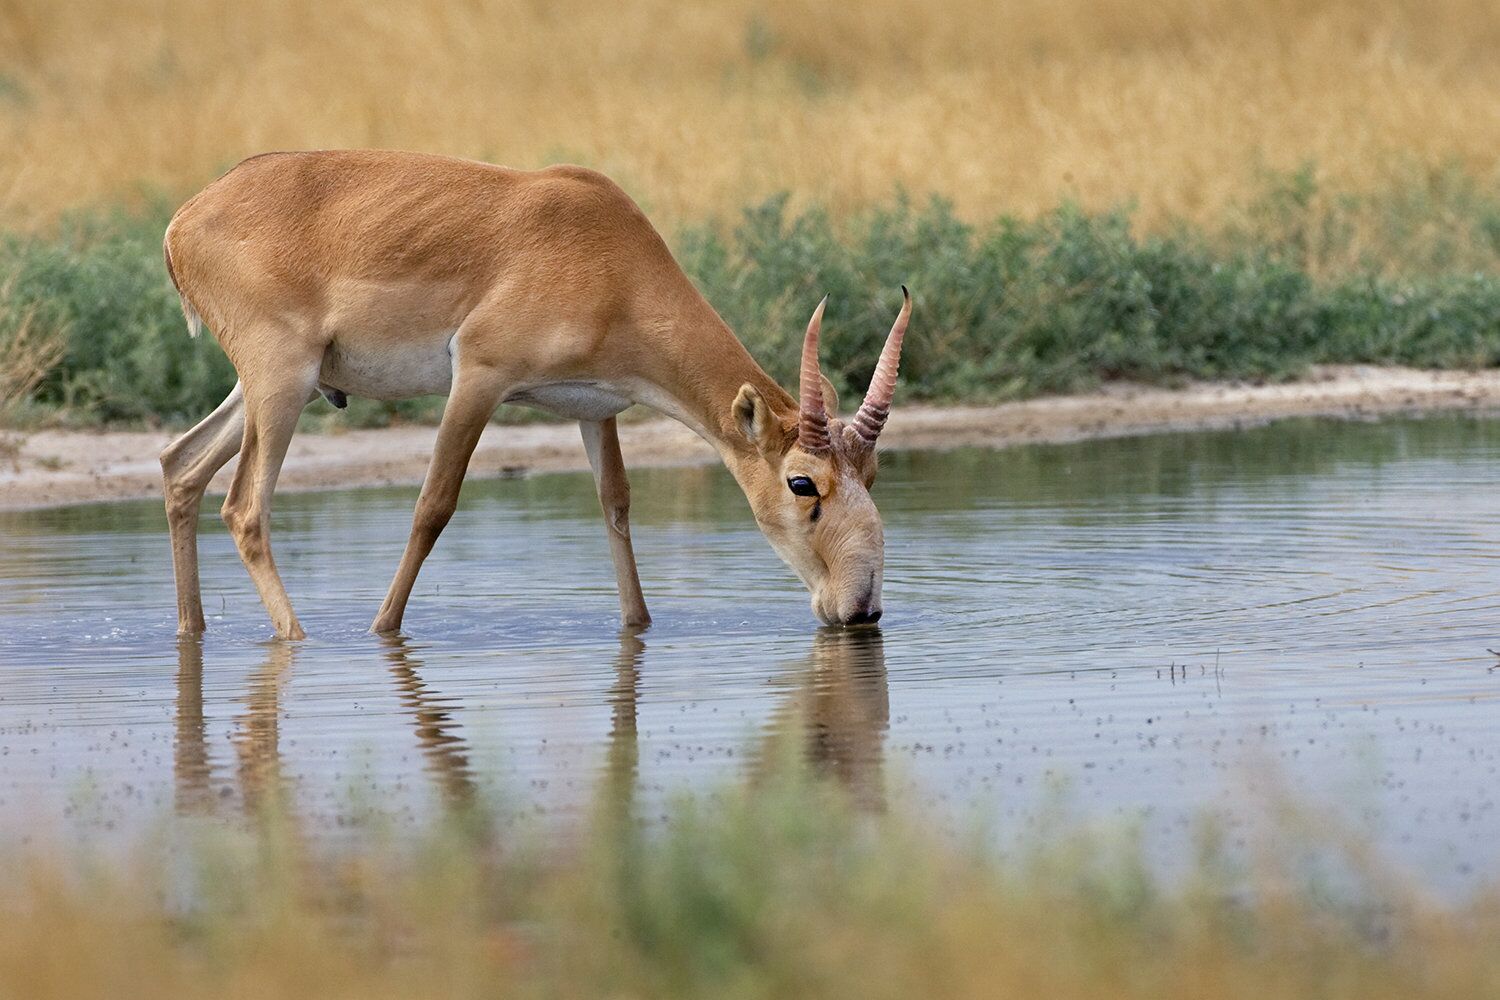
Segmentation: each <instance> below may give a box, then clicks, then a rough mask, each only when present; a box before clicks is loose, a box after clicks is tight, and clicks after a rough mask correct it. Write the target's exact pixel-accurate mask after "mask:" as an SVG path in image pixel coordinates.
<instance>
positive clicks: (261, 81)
mask: <svg viewBox="0 0 1500 1000" xmlns="http://www.w3.org/2000/svg"><path fill="white" fill-rule="evenodd" d="M1497 95H1500V4H1496V3H1495V2H1494V0H1388V2H1359V0H1306V2H1302V0H1258V2H1247V0H1006V2H1000V3H990V2H984V0H952V2H942V3H923V2H917V0H864V2H859V3H824V2H816V0H767V2H751V0H723V2H717V3H706V4H696V5H691V4H679V3H672V2H667V0H637V2H630V3H604V2H598V0H466V2H455V3H445V2H439V0H413V2H407V3H392V2H371V0H320V2H317V3H308V2H304V0H0V149H3V150H4V152H3V154H0V222H3V227H4V228H6V229H12V230H14V229H26V228H35V227H36V226H38V225H41V224H44V223H45V222H47V221H49V220H51V219H53V218H55V217H56V215H57V214H58V213H59V212H61V211H64V210H67V209H69V208H73V207H78V206H86V205H96V204H99V203H102V202H111V201H115V200H118V199H122V198H129V197H132V196H138V195H139V194H140V192H141V191H142V190H145V189H155V190H161V191H164V192H166V193H167V194H169V195H172V196H177V195H182V194H185V193H188V192H190V191H191V190H194V189H196V188H197V187H198V186H199V185H201V184H202V183H204V182H205V181H206V180H208V179H209V178H210V177H211V176H213V175H214V174H215V173H216V172H218V171H220V170H222V169H224V168H225V167H227V166H229V165H231V164H233V163H234V162H236V161H237V160H239V159H240V158H241V157H243V156H246V155H248V154H250V153H254V152H258V151H262V150H267V149H279V148H299V147H326V146H384V147H400V148H410V149H421V150H433V151H442V152H447V153H453V154H459V155H467V156H474V157H480V158H483V159H487V160H491V161H495V162H502V163H507V164H511V165H515V166H538V165H542V164H544V163H547V162H551V161H556V160H573V161H581V162H584V163H587V164H589V165H592V166H595V167H598V168H600V169H603V170H605V171H606V172H608V173H610V174H612V175H614V176H615V177H617V178H618V179H619V180H620V181H621V182H622V183H624V184H625V185H626V187H627V188H629V189H630V190H631V191H632V192H633V193H634V194H636V196H637V197H638V198H640V199H641V200H642V202H643V203H644V204H645V205H646V207H647V209H648V211H650V212H651V213H652V214H653V215H654V216H656V217H657V220H658V222H659V223H661V224H662V225H663V226H664V228H666V229H668V230H670V229H673V228H675V227H676V226H679V225H682V224H684V223H686V222H690V221H698V220H701V219H703V218H705V217H709V216H723V215H726V214H730V213H733V212H736V211H737V210H738V209H739V208H740V207H741V206H743V205H744V204H746V203H748V202H750V201H752V200H755V199H757V198H759V197H762V196H764V195H767V194H770V193H773V192H776V191H782V190H787V191H792V192H794V193H795V194H796V196H797V198H798V199H801V200H804V201H819V202H822V203H825V204H827V205H829V206H830V207H831V208H833V209H834V210H836V211H838V210H845V209H849V208H854V207H857V206H861V205H865V204H869V203H871V202H875V201H879V200H882V199H885V198H886V197H887V196H889V195H890V194H891V192H892V191H893V190H894V189H895V188H896V187H897V186H898V185H900V186H903V187H904V188H906V189H907V190H909V191H911V192H913V193H916V194H925V193H928V192H933V193H938V194H942V195H945V196H948V197H951V198H953V199H954V200H955V201H956V203H957V206H958V208H959V210H960V212H961V213H962V214H964V215H966V216H969V217H971V218H974V217H985V216H989V215H993V214H995V213H997V212H1002V211H1004V212H1015V213H1019V214H1021V215H1031V214H1034V213H1037V212H1040V211H1044V210H1046V209H1049V208H1051V207H1053V206H1055V205H1056V204H1057V203H1059V201H1062V200H1064V199H1073V200H1076V201H1078V202H1080V203H1082V204H1083V205H1084V206H1085V207H1087V208H1104V207H1109V206H1112V205H1116V204H1120V203H1126V202H1133V203H1135V204H1136V205H1137V206H1138V211H1137V215H1136V218H1137V220H1138V221H1139V222H1141V223H1143V224H1145V225H1147V226H1151V225H1156V224H1160V223H1162V222H1164V221H1165V220H1168V219H1174V218H1181V219H1185V220H1188V221H1194V222H1200V223H1201V222H1219V221H1222V220H1223V219H1224V217H1225V213H1226V212H1229V211H1232V210H1233V209H1234V208H1235V206H1238V205H1242V204H1243V203H1244V202H1245V201H1246V199H1248V198H1250V197H1252V196H1253V195H1254V193H1255V192H1256V191H1257V190H1258V189H1259V188H1260V187H1261V186H1262V185H1263V184H1264V179H1265V174H1266V172H1267V171H1285V170H1289V169H1293V168H1296V167H1298V166H1299V165H1302V164H1304V163H1313V164H1316V168H1317V170H1318V171H1319V175H1320V178H1321V179H1322V180H1323V181H1324V182H1325V183H1326V184H1327V185H1329V186H1331V187H1333V188H1335V189H1339V190H1352V191H1360V190H1370V189H1380V188H1383V187H1387V186H1389V185H1391V184H1393V183H1395V182H1397V181H1399V180H1402V179H1409V178H1410V177H1411V176H1412V175H1413V174H1414V173H1415V174H1416V175H1418V176H1420V175H1421V173H1422V172H1423V171H1425V170H1429V169H1434V168H1438V167H1441V166H1449V167H1457V168H1459V169H1461V170H1462V171H1463V172H1465V173H1467V174H1469V175H1471V176H1473V177H1475V178H1477V179H1479V180H1480V181H1481V182H1487V181H1491V180H1493V179H1495V178H1496V176H1497V169H1500V168H1497V164H1500V160H1497V152H1500V99H1497Z"/></svg>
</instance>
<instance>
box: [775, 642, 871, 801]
mask: <svg viewBox="0 0 1500 1000" xmlns="http://www.w3.org/2000/svg"><path fill="white" fill-rule="evenodd" d="M788 682H789V684H790V687H791V691H790V694H789V695H788V697H787V699H786V701H785V702H784V703H783V704H782V705H781V706H780V707H779V708H778V709H777V711H776V713H775V715H774V716H773V717H772V720H771V723H770V726H769V727H768V729H769V732H770V739H769V740H768V745H767V746H766V747H765V749H764V751H763V752H762V755H761V760H760V761H759V763H758V770H760V771H761V772H764V771H765V770H766V769H767V768H768V766H769V765H770V764H771V762H773V761H774V760H775V758H776V752H777V747H776V744H777V743H779V742H780V741H790V744H791V746H792V747H794V748H800V750H799V751H798V752H799V753H800V755H801V757H802V758H803V760H804V761H805V762H806V763H807V765H808V766H809V767H810V768H811V769H812V771H813V773H814V774H817V775H820V776H824V777H827V778H830V779H832V780H834V781H836V782H837V783H838V784H839V785H841V786H842V787H843V788H844V789H845V790H846V791H847V792H848V793H849V795H850V797H851V798H852V799H853V801H854V802H855V804H856V805H858V806H859V807H860V808H863V809H869V810H872V811H883V810H884V809H885V734H886V730H887V729H889V728H890V721H891V702H890V692H889V688H888V686H887V683H886V672H885V639H884V637H883V636H882V635H881V634H880V630H879V629H874V628H867V629H839V628H822V629H819V630H818V632H817V634H816V635H815V636H814V637H813V645H812V653H811V655H810V656H808V657H807V659H805V660H803V661H801V662H799V663H797V664H796V665H794V666H793V667H792V669H791V671H790V674H789V676H788V677H787V678H786V679H784V680H783V683H788Z"/></svg>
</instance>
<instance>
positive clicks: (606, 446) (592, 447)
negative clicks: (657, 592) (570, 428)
mask: <svg viewBox="0 0 1500 1000" xmlns="http://www.w3.org/2000/svg"><path fill="white" fill-rule="evenodd" d="M578 427H579V429H580V430H581V431H582V432H583V447H584V450H585V451H587V452H588V455H589V467H590V468H592V469H593V470H594V485H595V486H596V487H598V489H599V506H600V507H602V508H603V510H604V524H605V527H607V528H608V529H609V554H610V556H611V557H612V558H613V559H614V563H615V583H616V584H617V585H618V586H619V588H620V617H621V618H622V619H624V622H625V624H626V625H631V626H642V625H649V624H651V615H650V613H649V612H647V611H646V598H645V596H644V595H643V594H642V593H641V578H640V576H639V575H638V574H637V573H636V570H635V550H634V549H632V548H631V545H630V480H628V479H626V478H625V459H624V458H623V457H622V456H621V455H620V435H619V433H618V432H617V431H616V429H615V418H614V417H610V418H609V419H607V420H582V421H579V423H578Z"/></svg>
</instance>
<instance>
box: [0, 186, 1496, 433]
mask: <svg viewBox="0 0 1500 1000" xmlns="http://www.w3.org/2000/svg"><path fill="white" fill-rule="evenodd" d="M1311 177H1312V175H1311V173H1310V172H1308V171H1301V172H1298V173H1295V174H1292V175H1288V176H1287V177H1284V178H1278V179H1275V180H1274V183H1273V184H1272V185H1271V186H1270V188H1269V191H1268V194H1267V195H1266V197H1265V198H1264V199H1263V200H1262V201H1260V202H1257V203H1256V204H1255V205H1252V206H1250V207H1249V208H1248V209H1247V211H1246V212H1245V213H1244V219H1243V220H1241V221H1239V222H1237V223H1236V224H1234V225H1232V226H1231V225H1226V226H1225V227H1224V228H1223V229H1222V230H1221V231H1219V232H1215V233H1204V232H1198V231H1193V230H1189V229H1186V228H1179V229H1177V230H1175V231H1171V232H1165V233H1148V234H1141V233H1138V232H1136V231H1135V230H1134V229H1133V228H1132V226H1131V221H1130V216H1129V214H1128V212H1126V211H1115V212H1104V213H1089V212H1085V211H1082V210H1080V209H1078V208H1075V207H1071V206H1063V207H1061V208H1059V209H1057V210H1056V211H1053V212H1051V213H1048V214H1046V215H1043V216H1041V217H1039V218H1037V219H1034V220H1021V219H1015V218H999V219H995V220H993V221H991V222H988V223H984V224H981V225H975V224H972V223H969V222H966V221H964V220H961V219H959V218H958V217H957V216H955V214H954V213H953V211H952V209H951V208H950V206H949V205H947V204H946V203H944V202H943V201H940V200H934V201H931V202H927V203H924V204H916V203H914V202H913V201H911V200H910V199H908V198H906V197H904V196H899V195H898V196H897V197H896V198H894V199H893V200H892V201H890V202H889V203H887V204H885V205H882V206H878V207H875V208H872V209H869V210H867V211H865V212H864V213H862V214H859V215H857V216H855V217H853V218H849V219H843V220H834V219H832V218H830V216H829V215H828V213H826V212H825V211H823V210H820V209H817V208H813V209H810V210H807V211H804V212H800V213H798V212H793V211H791V210H790V209H789V203H788V199H787V198H786V197H785V196H781V197H776V198H772V199H769V200H768V201H766V202H764V203H762V204H759V205H755V206H752V207H751V208H749V209H747V210H746V211H745V212H744V213H743V216H742V217H741V219H740V220H739V221H738V223H737V224H736V225H733V226H724V225H717V224H709V225H700V226H696V227H692V228H689V229H687V230H685V231H683V232H682V233H681V234H680V235H679V238H678V239H677V241H676V244H677V250H678V256H679V259H680V260H681V261H682V264H683V267H684V268H685V269H686V271H687V272H688V274H689V275H690V276H691V277H692V279H693V280H694V281H695V282H696V283H697V284H698V286H699V287H700V288H701V289H702V290H703V292H704V294H705V295H706V296H707V297H708V299H709V301H710V302H712V303H713V304H714V306H715V307H716V308H718V309H719V311H720V312H721V313H722V314H723V315H724V317H725V319H726V320H728V321H729V323H730V325H731V326H732V327H733V328H734V329H735V330H736V331H737V332H738V333H739V335H740V337H741V338H742V339H743V340H744V341H745V342H746V344H747V345H748V346H749V347H750V350H751V352H752V353H753V354H754V355H755V356H756V358H757V359H759V360H760V361H761V363H762V364H764V365H766V366H767V369H768V370H769V371H770V372H771V374H772V375H773V376H775V377H776V378H777V379H779V380H780V381H781V382H783V384H787V385H791V384H793V383H794V381H795V369H796V364H797V357H798V346H799V343H800V337H801V333H802V330H803V327H804V325H805V323H806V321H807V317H808V315H809V314H810V313H811V311H812V307H813V305H814V304H815V303H816V302H817V300H818V299H819V298H820V297H821V296H822V295H824V294H825V293H826V294H828V295H830V296H831V302H830V311H829V315H828V320H827V324H826V328H827V334H826V336H825V338H824V343H823V359H824V369H825V371H826V372H827V374H828V376H829V378H831V379H832V380H833V382H834V384H835V386H836V387H837V388H838V389H839V391H840V392H841V393H842V394H844V396H845V398H846V399H850V400H851V401H852V399H854V398H857V397H858V395H859V393H860V392H861V391H862V390H863V388H864V386H865V385H866V384H867V381H868V379H869V375H870V371H871V369H872V368H873V367H874V363H875V359H876V357H877V355H878V353H879V349H880V344H881V342H882V341H883V339H884V336H885V332H886V330H887V329H889V326H890V323H891V321H892V319H893V318H894V316H895V314H896V310H897V307H898V305H899V301H900V300H899V292H898V290H897V289H898V286H899V285H900V284H902V283H905V284H907V285H908V286H909V287H910V288H911V289H912V291H913V294H914V296H915V299H916V317H915V319H914V321H913V324H912V329H911V333H910V335H909V344H908V348H907V351H906V353H905V355H904V357H903V363H902V396H903V398H906V399H927V400H936V401H958V400H963V401H974V402H982V401H994V400H1005V399H1015V398H1020V397H1025V396H1032V395H1037V394H1041V393H1056V392H1070V391H1077V390H1083V389H1088V388H1090V387H1093V386H1096V385H1098V384H1099V383H1101V382H1105V381H1110V380H1117V379H1130V380H1135V381H1140V382H1147V383H1156V384H1173V383H1176V382H1180V381H1182V380H1185V379H1194V378H1201V379H1285V378H1289V377H1293V376H1296V375H1297V374H1299V373H1300V372H1302V371H1304V370H1305V369H1306V368H1307V367H1308V366H1309V365H1312V364H1318V363H1341V362H1361V363H1374V364H1406V365H1418V366H1424V367H1465V368H1467V367H1481V366H1487V365H1493V364H1496V363H1500V235H1497V234H1500V223H1497V222H1496V220H1500V198H1497V197H1495V196H1492V195H1490V194H1489V193H1488V192H1486V191H1485V190H1484V189H1483V188H1481V187H1480V186H1479V185H1477V184H1476V183H1474V182H1472V181H1469V180H1466V179H1465V178H1463V177H1462V176H1461V175H1453V174H1448V173H1445V174H1441V175H1438V176H1437V177H1435V178H1432V179H1429V180H1428V181H1427V182H1425V184H1416V185H1415V186H1414V188H1413V190H1412V191H1409V192H1403V193H1397V194H1391V195H1384V196H1381V197H1378V198H1377V197H1365V198H1351V197H1341V198H1330V197H1326V196H1324V195H1322V194H1321V193H1320V192H1318V190H1317V188H1316V186H1315V184H1314V183H1313V181H1312V179H1311ZM168 216H169V212H168V211H167V210H166V208H164V207H163V208H159V209H157V210H153V211H150V212H146V213H142V214H135V215H127V214H123V213H120V212H104V213H97V214H94V215H90V216H85V217H80V218H75V219H71V220H68V221H67V222H65V223H64V224H63V225H61V226H60V227H59V228H58V230H57V231H56V232H54V233H51V234H48V235H45V236H29V237H22V236H9V237H0V275H4V276H5V281H6V282H7V283H8V284H7V285H6V288H7V295H5V296H4V297H3V298H0V347H3V346H4V343H5V341H6V339H7V338H9V337H13V336H15V334H16V331H17V330H19V329H20V327H21V324H22V321H23V319H24V318H25V317H28V316H29V317H31V322H32V323H33V324H34V325H40V326H41V327H42V328H44V329H46V328H51V329H55V330H57V331H60V332H62V333H63V334H64V335H65V336H66V341H67V351H66V354H65V357H64V358H63V361H62V363H61V364H59V365H58V366H57V367H56V369H55V370H54V371H52V372H51V373H50V374H49V375H48V377H47V378H46V379H45V380H44V381H43V382H42V383H41V385H40V386H39V387H38V388H37V390H36V392H35V400H36V403H37V404H39V405H41V406H42V407H45V408H49V409H51V410H53V411H55V412H61V413H64V414H66V415H67V417H68V418H69V419H72V420H78V421H85V422H116V421H135V422H139V421H166V422H171V423H181V422H185V421H191V420H195V419H197V418H198V417H200V416H202V415H203V414H205V413H207V412H209V411H210V410H211V409H212V408H213V407H214V406H215V405H217V404H218V402H219V401H220V400H221V399H222V398H223V397H224V395H225V394H226V393H227V392H228V391H229V389H230V387H231V386H232V385H233V383H234V373H233V370H232V369H231V367H230V366H229V364H228V362H227V361H226V360H225V359H224V357H223V354H222V352H221V351H220V350H219V349H218V347H217V345H216V344H214V343H213V341H212V338H203V339H201V340H198V341H193V340H190V339H189V338H188V337H187V336H186V334H185V327H184V323H183V319H182V315H181V311H180V309H179V307H178V302H177V297H176V295H175V293H174V292H173V290H172V288H171V286H170V284H169V283H168V281H167V278H166V274H165V270H164V268H163V266H162V261H161V246H160V244H161V233H162V231H163V230H164V228H165V226H166V221H167V218H168ZM1403 248H1406V249H1407V250H1409V253H1407V254H1406V255H1405V256H1404V257H1403V256H1402V252H1403ZM438 412H440V410H439V404H436V403H434V402H433V401H431V400H417V401H411V402H406V403H399V404H381V403H372V402H369V401H356V406H355V409H354V410H352V411H351V413H350V414H349V415H348V417H345V418H341V419H350V420H352V421H353V422H357V423H362V424H378V423H386V422H389V421H391V420H393V419H418V420H428V419H433V418H434V417H435V415H436V414H437V413H438Z"/></svg>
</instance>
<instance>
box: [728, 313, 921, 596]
mask: <svg viewBox="0 0 1500 1000" xmlns="http://www.w3.org/2000/svg"><path fill="white" fill-rule="evenodd" d="M901 294H902V297H903V302H902V305H901V313H900V315H898V316H897V317H896V323H895V325H894V326H892V327H891V332H890V335H889V336H888V337H887V338H886V341H885V347H884V348H883V349H882V350H881V352H880V362H879V364H877V365H876V366H875V374H874V376H873V377H872V378H871V379H870V388H869V391H868V392H867V393H866V394H865V399H864V402H862V403H860V405H859V410H858V411H857V412H856V413H855V414H854V416H853V417H852V418H851V419H850V420H849V421H848V422H847V423H846V422H845V421H843V420H841V419H839V417H838V416H837V415H836V414H837V412H838V397H837V395H836V394H835V393H834V390H833V386H832V385H831V384H830V383H829V381H828V380H827V379H826V378H824V377H823V373H822V371H821V369H820V368H819V365H818V332H819V330H820V329H821V327H822V324H823V309H824V306H826V305H827V303H828V300H827V299H826V298H825V299H824V300H823V301H822V302H820V303H818V308H817V309H816V310H814V312H813V315H812V320H811V322H809V323H808V324H807V336H806V337H805V338H804V340H803V343H802V369H801V377H800V383H799V392H798V407H797V412H796V413H795V414H777V413H775V412H773V411H772V410H771V408H770V407H769V406H768V405H767V403H766V401H765V399H764V398H762V396H761V394H760V393H759V392H757V391H756V390H755V388H754V387H753V386H750V385H745V386H742V387H741V388H740V391H739V395H738V396H737V397H735V401H734V416H735V421H736V423H737V424H738V425H739V428H740V430H741V432H742V433H744V435H745V436H746V437H747V438H748V439H749V441H750V443H751V444H752V445H753V446H754V449H755V451H756V453H757V457H756V459H755V460H753V465H754V466H755V467H754V468H753V469H752V470H746V471H747V473H748V474H746V475H744V476H742V485H744V486H745V495H746V496H747V497H748V498H749V500H750V507H751V509H752V510H753V511H754V513H755V520H756V522H757V523H758V524H759V525H760V529H761V531H762V532H763V533H764V534H765V536H766V539H767V540H768V541H769V542H770V543H771V547H772V548H774V549H775V550H776V553H777V554H778V555H779V556H781V558H782V559H783V560H784V561H785V562H786V564H787V565H788V566H790V567H791V568H792V570H793V571H794V572H795V573H796V574H797V575H798V576H799V577H801V578H802V582H803V583H804V584H806V585H807V589H808V590H809V591H811V592H812V609H813V613H814V614H816V615H817V616H818V618H819V619H821V620H822V621H823V622H825V623H827V624H829V625H863V624H872V623H874V622H876V621H878V620H879V619H880V613H881V605H880V584H881V577H882V574H883V573H884V569H885V535H884V532H883V530H882V528H881V524H880V512H879V511H877V510H876V509H875V502H874V501H873V500H871V499H870V487H871V486H873V485H874V483H875V472H876V464H877V463H876V458H875V442H876V440H877V439H878V438H879V437H880V432H881V429H882V428H884V427H885V421H886V417H887V416H888V415H889V413H890V409H891V397H892V395H893V394H894V392H895V389H896V368H897V365H898V364H899V363H900V360H901V340H902V337H903V336H905V334H906V325H907V321H908V320H909V319H910V318H911V295H910V294H909V293H908V292H907V291H906V288H905V287H902V289H901Z"/></svg>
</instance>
